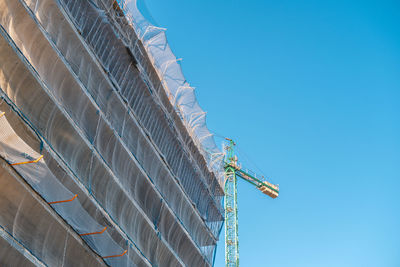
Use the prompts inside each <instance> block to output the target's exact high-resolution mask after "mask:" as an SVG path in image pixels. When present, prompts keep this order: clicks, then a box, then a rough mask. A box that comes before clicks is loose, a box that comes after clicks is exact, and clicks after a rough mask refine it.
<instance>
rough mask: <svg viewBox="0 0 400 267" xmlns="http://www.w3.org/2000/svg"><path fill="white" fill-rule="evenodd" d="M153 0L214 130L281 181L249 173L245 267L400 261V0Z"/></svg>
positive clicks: (389, 265) (242, 236)
mask: <svg viewBox="0 0 400 267" xmlns="http://www.w3.org/2000/svg"><path fill="white" fill-rule="evenodd" d="M145 1H146V5H147V8H148V10H149V11H150V13H151V15H152V17H153V18H154V20H155V21H156V22H157V23H158V25H159V26H162V27H166V28H168V31H167V36H168V38H169V42H170V44H171V46H172V49H173V51H174V52H175V54H176V56H177V57H178V58H183V62H182V66H183V70H184V73H185V76H186V78H187V79H188V80H189V82H190V83H191V84H192V85H193V86H195V87H196V90H197V93H196V94H197V96H198V99H199V102H200V104H201V105H202V107H203V108H204V109H205V110H206V111H207V112H208V125H209V128H210V129H211V131H215V132H217V133H220V134H223V135H224V136H228V137H231V138H233V139H234V140H235V141H236V142H237V143H238V145H239V149H241V151H244V153H245V154H244V155H246V154H247V155H248V156H249V157H250V158H251V162H253V166H250V167H252V168H255V167H254V165H256V166H258V167H259V168H260V169H261V170H262V172H263V173H264V174H265V175H267V176H270V177H271V178H272V180H273V181H274V182H275V183H279V184H280V188H281V195H280V197H279V198H278V199H276V200H272V199H270V198H268V197H266V196H265V195H263V194H261V193H260V192H258V191H257V190H256V189H255V188H253V187H252V186H251V185H249V184H247V183H246V182H243V181H241V182H239V189H238V190H239V199H238V201H239V241H240V262H241V266H244V267H257V266H271V267H330V266H332V267H347V266H348V267H398V266H400V105H399V100H400V2H399V1H398V0H394V1H368V0H364V1H350V0H347V1H341V0H337V1H330V0H327V1H320V0H319V1H310V0H304V1H294V0H293V1H287V0H280V1H267V0H263V1H261V0H246V1H244V0H241V1H240V0H224V1H222V0H202V1H194V0H169V1H165V0H145ZM242 153H243V152H242ZM239 160H245V158H244V157H242V154H239ZM245 162H246V161H245ZM247 162H248V164H250V163H249V162H250V161H249V160H247ZM223 242H224V240H223V232H222V235H221V240H220V242H219V246H218V253H217V258H216V266H217V267H222V266H224V243H223Z"/></svg>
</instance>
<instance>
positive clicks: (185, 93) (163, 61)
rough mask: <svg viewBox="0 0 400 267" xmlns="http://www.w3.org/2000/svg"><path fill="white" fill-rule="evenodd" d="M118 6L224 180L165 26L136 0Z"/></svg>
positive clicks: (202, 114) (202, 116) (220, 159)
mask: <svg viewBox="0 0 400 267" xmlns="http://www.w3.org/2000/svg"><path fill="white" fill-rule="evenodd" d="M118 2H119V5H120V7H121V8H122V9H123V10H124V13H125V14H126V17H127V18H128V20H129V22H130V23H131V25H132V26H133V27H134V29H135V31H136V33H137V35H138V37H139V38H140V40H141V41H142V43H143V45H144V47H145V48H146V51H147V52H148V54H149V55H150V58H151V61H152V63H153V65H154V67H155V69H156V71H157V74H158V75H159V77H160V79H161V81H162V84H163V88H164V89H165V92H166V94H167V95H168V98H169V100H170V102H171V104H172V105H173V106H174V107H175V109H176V111H177V112H178V113H179V114H180V115H181V118H182V120H183V122H184V124H185V126H186V129H187V130H188V132H189V133H190V135H191V137H192V138H193V139H194V141H195V143H196V145H197V147H198V149H199V150H200V151H201V153H202V154H203V156H204V157H205V158H206V161H207V163H208V166H209V168H210V170H212V171H213V172H214V173H215V175H216V176H217V177H218V180H219V182H220V184H221V185H223V181H224V171H223V166H222V163H223V158H224V154H223V153H222V152H221V150H220V149H219V148H218V146H217V145H216V142H215V140H214V135H213V134H212V133H211V132H210V130H209V129H208V128H207V124H206V116H207V114H206V112H205V111H204V110H203V109H202V108H201V107H200V105H199V103H198V102H197V99H196V94H195V90H194V88H193V87H192V86H190V84H189V82H188V81H187V80H186V78H185V76H184V75H183V71H182V68H181V65H180V64H179V62H180V60H181V59H178V58H177V57H176V56H175V55H174V53H173V52H172V50H171V47H170V46H169V44H168V41H167V36H166V33H165V31H166V29H164V28H160V27H157V26H154V25H152V24H151V23H150V22H149V21H148V20H147V19H146V18H145V17H144V16H143V15H142V13H141V12H140V10H139V9H138V0H125V1H124V0H119V1H118Z"/></svg>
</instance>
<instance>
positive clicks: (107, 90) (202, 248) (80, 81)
mask: <svg viewBox="0 0 400 267" xmlns="http://www.w3.org/2000/svg"><path fill="white" fill-rule="evenodd" d="M101 2H103V1H100V0H99V1H98V3H94V1H73V0H59V1H53V0H18V1H14V0H4V1H1V2H0V3H1V4H4V3H6V4H4V5H3V6H0V24H1V29H0V33H1V36H0V56H1V58H2V59H3V60H1V61H0V87H1V88H0V89H1V90H0V95H1V97H2V98H3V99H6V102H7V104H8V105H10V106H12V107H13V108H15V109H18V110H19V115H20V116H21V117H22V118H24V119H25V120H27V121H29V122H30V123H31V124H32V125H31V127H32V128H34V129H35V131H36V132H37V135H38V136H39V137H40V138H41V139H42V140H43V142H44V143H45V144H47V146H48V148H49V149H50V148H51V149H50V150H52V151H53V150H54V151H53V153H57V154H58V155H59V156H60V158H61V159H62V160H63V161H64V162H65V164H66V165H67V166H68V168H69V169H70V171H71V172H72V173H73V174H74V175H73V178H71V179H76V180H79V182H80V183H82V184H83V185H84V186H85V188H86V189H87V190H88V192H89V194H90V195H92V196H93V197H94V198H95V199H96V201H98V204H99V205H101V206H102V207H104V209H105V210H106V211H107V213H108V214H109V215H110V217H112V218H113V220H114V222H115V225H116V227H117V226H118V227H119V228H120V229H121V231H123V232H124V233H125V234H126V236H127V238H128V239H129V240H130V241H129V244H130V245H131V246H132V244H135V245H136V246H137V247H138V248H139V250H140V252H141V253H142V254H143V255H145V256H146V258H147V259H148V261H149V262H151V263H152V264H155V265H158V266H179V265H187V266H199V265H207V266H208V265H211V264H212V262H213V255H214V253H215V245H216V239H217V237H218V234H219V232H220V229H221V226H222V221H223V215H222V212H221V207H220V204H221V202H220V200H221V197H222V192H221V188H220V186H219V184H218V182H217V180H215V179H213V176H212V175H209V171H208V168H209V167H210V166H211V167H212V168H216V169H217V170H218V168H217V164H214V163H213V160H215V161H217V160H218V159H219V158H221V157H220V154H219V153H220V152H215V153H212V151H213V149H216V146H215V143H214V146H215V147H214V148H212V147H213V146H212V145H211V146H210V148H209V149H208V148H207V149H205V147H201V146H200V145H199V144H200V143H199V141H202V142H204V144H206V142H207V140H208V141H210V140H211V141H212V142H214V141H213V140H212V137H211V134H210V133H209V132H208V131H207V134H204V135H201V136H202V138H197V137H196V138H193V137H194V136H195V135H194V134H195V133H198V134H201V130H202V129H203V130H204V129H206V128H202V124H201V122H204V123H205V114H204V112H203V111H201V109H200V108H199V107H198V104H197V102H196V101H195V96H194V94H193V92H192V89H191V88H190V87H189V86H188V85H187V84H186V83H185V85H184V86H180V87H179V88H177V90H176V92H175V97H172V94H171V93H168V95H169V99H170V100H171V101H172V102H171V103H174V105H175V107H179V108H177V111H179V112H180V114H181V116H182V119H183V121H184V122H185V125H186V126H187V127H188V125H191V127H190V128H187V129H188V131H189V132H190V133H191V135H192V138H188V137H189V136H188V135H187V134H186V135H187V137H186V136H185V135H184V134H182V132H179V131H178V130H179V129H180V128H179V127H178V128H179V129H178V130H176V128H174V127H172V126H171V125H172V124H174V123H175V124H176V121H179V122H180V119H179V118H178V119H177V120H176V121H175V120H174V118H172V119H170V118H166V117H167V115H171V114H172V113H173V114H172V115H175V116H177V115H176V113H175V112H172V113H168V114H167V112H165V111H164V110H162V108H160V106H161V104H160V103H159V102H157V101H156V100H155V96H154V95H155V94H154V92H149V91H151V90H154V91H156V90H157V88H154V87H152V88H150V87H149V86H146V84H145V82H146V81H145V80H144V81H143V77H142V76H141V75H144V74H143V72H141V71H139V70H138V67H140V66H136V65H135V59H134V58H133V57H132V56H131V54H130V53H129V52H127V50H128V48H127V46H124V45H123V44H122V43H121V40H119V39H118V38H117V37H116V35H117V36H118V34H119V33H117V34H116V32H115V28H113V27H114V26H115V25H114V24H113V23H112V22H110V17H111V18H114V17H113V14H114V13H112V12H114V11H115V9H114V8H113V6H112V5H108V6H106V7H107V8H106V9H102V8H99V5H100V4H101ZM104 2H107V1H106V0H104ZM109 2H110V1H108V4H109ZM60 9H61V10H62V12H64V13H62V12H61V11H60ZM104 10H107V11H104ZM65 14H67V15H65ZM65 16H67V17H65ZM66 18H68V19H70V21H69V20H68V19H66ZM129 29H131V27H129ZM132 31H133V30H132ZM146 34H147V33H146ZM130 36H131V39H130V40H132V42H133V43H135V42H136V41H135V39H134V38H135V36H136V35H134V34H132V35H130ZM129 49H131V50H130V51H131V53H133V54H134V55H135V57H136V58H137V57H140V49H141V48H140V46H139V45H137V46H134V47H129ZM169 65H173V64H172V63H171V64H169ZM169 65H168V66H166V67H167V68H166V69H165V70H166V71H165V73H166V74H167V73H168V75H169V76H171V77H172V73H171V72H170V67H169ZM148 73H150V72H148ZM149 75H150V74H149ZM154 76H156V75H154ZM158 80H159V79H158ZM167 80H170V78H167ZM174 80H176V81H177V80H178V79H177V78H174ZM154 81H155V79H152V82H154ZM171 81H172V80H171ZM163 82H164V83H165V81H164V80H163ZM161 89H162V88H161ZM162 90H163V89H162ZM190 92H191V94H189V95H188V96H186V94H188V93H190ZM166 101H168V99H166ZM4 105H5V104H4ZM185 107H192V108H196V107H197V108H198V109H199V111H196V112H192V113H191V114H190V115H182V114H183V113H182V112H183V111H184V110H185ZM171 109H172V108H171ZM172 115H171V116H172ZM178 126H179V125H178ZM181 128H183V126H182V127H181ZM185 133H186V132H185ZM149 136H150V137H149ZM182 136H183V137H182ZM210 138H211V139H210ZM24 140H25V139H24ZM192 140H197V141H196V144H197V147H199V148H202V149H201V151H203V155H205V156H206V159H207V160H208V167H207V166H206V165H207V164H205V163H204V164H203V163H202V162H203V161H204V160H202V161H201V160H198V159H199V157H201V155H200V154H199V153H197V154H196V151H197V150H196V151H195V150H194V149H192V148H193V147H194V145H192ZM185 145H186V146H187V147H189V148H187V147H185ZM45 147H46V146H45ZM193 151H194V152H193ZM210 151H211V152H210ZM49 153H50V152H49ZM197 155H198V156H199V157H197ZM30 157H34V156H33V155H30ZM201 158H202V157H201ZM46 160H47V161H48V160H49V158H48V157H46ZM210 164H211V165H210ZM53 171H54V170H53ZM40 173H41V174H43V175H44V177H48V176H47V175H46V173H45V172H40ZM217 173H218V172H217ZM46 179H47V178H46ZM58 180H59V181H60V179H59V178H58ZM63 181H64V180H63ZM50 184H51V183H50ZM47 191H48V190H47ZM47 191H43V194H44V197H45V199H48V198H47V197H46V194H47V193H46V192H47ZM71 194H72V192H71ZM67 221H68V220H67ZM71 225H74V222H73V220H72V221H71ZM99 225H101V226H102V225H103V224H99ZM96 228H97V227H96ZM77 230H80V229H79V228H78V229H77ZM97 230H98V229H97ZM114 239H115V238H114ZM89 243H90V242H89ZM105 250H107V251H110V250H108V249H105ZM111 250H112V249H111ZM101 253H103V252H101ZM104 253H105V251H104ZM99 254H100V252H99ZM107 254H111V253H110V252H108V253H107ZM133 254H134V253H128V256H129V257H133V256H132V255H133ZM139 254H140V253H139ZM101 255H106V254H101Z"/></svg>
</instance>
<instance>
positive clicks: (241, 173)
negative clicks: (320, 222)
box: [224, 138, 279, 267]
mask: <svg viewBox="0 0 400 267" xmlns="http://www.w3.org/2000/svg"><path fill="white" fill-rule="evenodd" d="M226 140H228V141H229V144H228V145H227V146H226V147H225V149H226V157H225V162H224V169H225V184H224V191H225V199H224V207H225V264H226V267H238V266H239V234H238V211H237V177H240V178H242V179H244V180H246V181H247V182H249V183H251V184H252V185H254V186H256V188H257V189H258V190H260V191H261V192H262V193H264V194H266V195H268V196H270V197H272V198H276V197H278V195H279V187H278V186H277V185H274V184H271V183H269V182H267V181H265V180H264V177H258V176H257V175H255V174H250V171H247V170H243V169H242V168H241V166H239V165H238V162H237V157H236V155H235V152H234V147H235V142H233V140H231V139H229V138H226Z"/></svg>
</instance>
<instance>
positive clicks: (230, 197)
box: [224, 139, 239, 267]
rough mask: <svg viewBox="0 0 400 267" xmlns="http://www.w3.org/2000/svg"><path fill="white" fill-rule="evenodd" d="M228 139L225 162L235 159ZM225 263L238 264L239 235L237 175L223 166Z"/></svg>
mask: <svg viewBox="0 0 400 267" xmlns="http://www.w3.org/2000/svg"><path fill="white" fill-rule="evenodd" d="M228 140H229V141H230V144H229V146H228V147H227V148H226V150H227V153H226V157H227V160H226V161H227V162H228V163H234V162H235V161H236V159H235V156H234V151H233V147H234V145H235V143H234V142H233V141H232V140H230V139H228ZM224 190H225V201H224V204H225V263H226V267H238V266H239V235H238V213H237V177H236V172H235V170H234V168H232V167H231V166H229V165H227V166H226V167H225V185H224Z"/></svg>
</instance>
